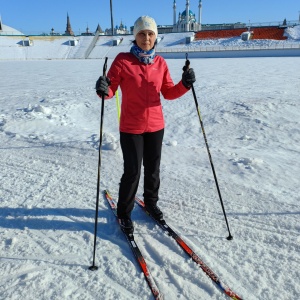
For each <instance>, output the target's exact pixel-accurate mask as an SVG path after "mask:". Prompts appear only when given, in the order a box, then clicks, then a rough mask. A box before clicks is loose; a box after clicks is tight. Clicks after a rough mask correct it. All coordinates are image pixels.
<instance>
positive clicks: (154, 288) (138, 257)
mask: <svg viewBox="0 0 300 300" xmlns="http://www.w3.org/2000/svg"><path fill="white" fill-rule="evenodd" d="M104 196H105V199H106V200H107V202H108V203H109V206H110V208H111V210H112V211H113V213H114V215H115V217H116V218H117V221H119V220H118V216H117V204H116V202H115V201H114V199H113V198H112V196H111V195H110V193H109V191H108V190H105V191H104ZM122 232H123V233H124V235H125V237H126V240H127V242H128V244H129V246H130V248H131V250H132V252H133V254H134V256H135V258H136V260H137V262H138V264H139V265H140V267H141V269H142V272H143V273H144V276H145V279H146V281H147V283H148V285H149V288H150V289H151V292H152V294H153V296H154V298H155V299H156V300H163V295H162V294H161V292H160V291H159V289H158V287H157V285H156V283H155V281H154V279H153V277H152V275H151V273H150V271H149V269H148V267H147V264H146V261H145V259H144V257H143V255H142V253H141V251H140V249H139V247H138V245H137V243H136V242H135V240H134V235H133V234H132V233H131V234H128V233H126V232H124V231H123V230H122Z"/></svg>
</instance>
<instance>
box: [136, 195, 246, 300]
mask: <svg viewBox="0 0 300 300" xmlns="http://www.w3.org/2000/svg"><path fill="white" fill-rule="evenodd" d="M135 201H136V203H137V204H138V205H139V206H140V207H141V208H142V209H143V210H144V212H146V213H147V215H149V216H150V217H151V215H150V214H149V213H148V212H147V210H146V208H145V203H144V201H143V200H141V199H140V198H138V197H135ZM152 219H153V220H154V221H155V222H156V223H157V224H158V225H159V227H160V228H162V229H163V230H164V231H165V232H166V233H167V234H168V235H169V236H171V237H172V238H173V239H174V240H175V241H176V242H177V244H178V245H179V246H180V247H181V248H182V249H183V250H184V252H185V253H187V254H188V255H189V256H190V257H191V258H192V260H193V261H194V262H195V263H196V264H198V265H199V266H200V268H201V269H202V270H203V272H204V273H205V274H206V275H207V276H208V277H209V278H210V279H211V280H212V281H213V282H214V283H215V284H216V285H217V287H218V288H219V289H220V290H221V291H222V292H223V293H224V294H226V295H227V296H229V297H230V298H231V299H235V300H242V299H243V298H242V297H240V296H239V295H238V294H236V293H235V292H234V291H232V290H231V289H230V288H229V287H228V286H227V285H226V284H225V283H224V282H222V281H221V279H220V278H219V277H218V276H217V275H216V274H215V272H213V271H212V270H211V268H209V267H208V266H207V265H206V264H205V263H204V262H203V260H202V259H201V258H200V257H199V256H198V255H197V254H196V253H195V252H194V251H193V250H192V249H191V248H190V247H189V246H188V245H187V243H186V242H185V241H184V240H183V239H182V238H181V237H180V236H179V235H178V234H177V233H176V232H175V231H174V230H173V229H172V228H171V227H170V226H169V225H168V224H167V223H166V221H165V220H156V219H154V218H152Z"/></svg>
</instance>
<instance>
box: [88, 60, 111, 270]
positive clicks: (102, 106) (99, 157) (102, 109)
mask: <svg viewBox="0 0 300 300" xmlns="http://www.w3.org/2000/svg"><path fill="white" fill-rule="evenodd" d="M106 68H107V57H105V62H104V65H103V76H105V75H106ZM101 96H102V103H101V119H100V141H99V156H98V177H97V195H96V215H95V231H94V251H93V264H92V266H90V267H89V269H90V270H91V271H95V270H98V267H97V266H96V265H95V257H96V241H97V227H98V211H99V193H100V169H101V146H102V130H103V115H104V98H105V94H104V93H102V95H101Z"/></svg>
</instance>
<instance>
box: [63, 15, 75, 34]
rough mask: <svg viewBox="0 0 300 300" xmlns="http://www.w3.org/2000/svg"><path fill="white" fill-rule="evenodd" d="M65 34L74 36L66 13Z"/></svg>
mask: <svg viewBox="0 0 300 300" xmlns="http://www.w3.org/2000/svg"><path fill="white" fill-rule="evenodd" d="M65 34H66V35H74V32H73V30H72V27H71V24H70V18H69V14H68V13H67V28H66V31H65Z"/></svg>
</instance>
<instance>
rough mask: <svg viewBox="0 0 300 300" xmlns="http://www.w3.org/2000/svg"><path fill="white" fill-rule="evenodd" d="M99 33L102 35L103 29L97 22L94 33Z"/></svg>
mask: <svg viewBox="0 0 300 300" xmlns="http://www.w3.org/2000/svg"><path fill="white" fill-rule="evenodd" d="M97 32H98V33H99V34H100V35H104V31H103V30H102V28H101V26H100V25H99V24H98V26H97V28H96V31H95V33H97Z"/></svg>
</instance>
